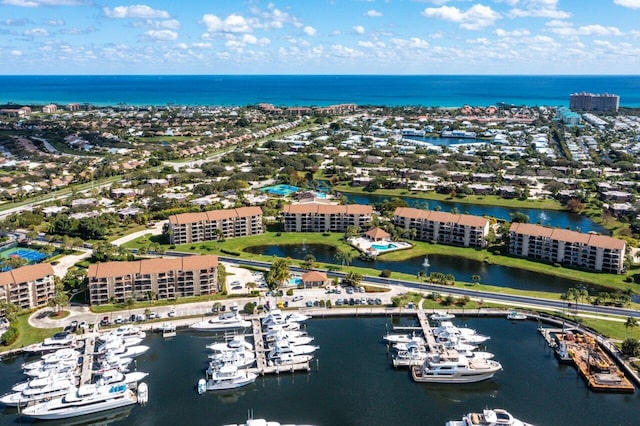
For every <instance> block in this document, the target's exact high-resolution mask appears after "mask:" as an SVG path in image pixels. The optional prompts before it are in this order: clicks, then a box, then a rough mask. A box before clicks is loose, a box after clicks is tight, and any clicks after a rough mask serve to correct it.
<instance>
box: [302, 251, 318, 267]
mask: <svg viewBox="0 0 640 426" xmlns="http://www.w3.org/2000/svg"><path fill="white" fill-rule="evenodd" d="M316 263H317V262H316V257H315V256H314V255H312V254H311V253H309V254H307V255H306V256H305V257H304V263H303V264H302V267H303V268H304V269H306V270H310V269H313V268H315V267H316Z"/></svg>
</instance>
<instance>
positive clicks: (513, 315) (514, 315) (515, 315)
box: [507, 311, 527, 321]
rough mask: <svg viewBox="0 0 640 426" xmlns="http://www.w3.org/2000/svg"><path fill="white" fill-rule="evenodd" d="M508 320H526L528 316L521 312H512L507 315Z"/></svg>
mask: <svg viewBox="0 0 640 426" xmlns="http://www.w3.org/2000/svg"><path fill="white" fill-rule="evenodd" d="M507 319H508V320H511V321H518V320H526V319H527V316H526V315H525V314H523V313H521V312H517V311H512V312H509V313H508V314H507Z"/></svg>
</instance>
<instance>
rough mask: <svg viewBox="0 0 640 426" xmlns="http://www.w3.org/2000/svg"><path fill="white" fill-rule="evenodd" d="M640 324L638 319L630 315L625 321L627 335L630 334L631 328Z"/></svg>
mask: <svg viewBox="0 0 640 426" xmlns="http://www.w3.org/2000/svg"><path fill="white" fill-rule="evenodd" d="M637 326H638V320H637V319H635V318H634V317H629V318H627V320H626V321H625V323H624V328H625V330H627V335H628V334H629V329H631V330H633V329H634V328H636V327H637Z"/></svg>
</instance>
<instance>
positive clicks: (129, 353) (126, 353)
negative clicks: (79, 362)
mask: <svg viewBox="0 0 640 426" xmlns="http://www.w3.org/2000/svg"><path fill="white" fill-rule="evenodd" d="M148 350H149V346H145V345H136V346H124V345H120V346H118V347H116V348H113V349H110V350H107V351H105V352H104V353H105V354H111V355H117V356H119V357H121V358H135V357H138V356H140V355H142V354H143V353H145V352H146V351H148Z"/></svg>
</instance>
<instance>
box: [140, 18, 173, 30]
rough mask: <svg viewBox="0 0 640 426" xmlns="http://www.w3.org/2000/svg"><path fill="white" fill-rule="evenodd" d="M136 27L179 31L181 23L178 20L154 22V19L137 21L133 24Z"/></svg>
mask: <svg viewBox="0 0 640 426" xmlns="http://www.w3.org/2000/svg"><path fill="white" fill-rule="evenodd" d="M131 25H133V26H134V27H147V28H166V29H168V30H179V29H180V21H178V20H177V19H166V20H163V21H154V20H153V19H144V20H140V21H136V22H134V23H133V24H131Z"/></svg>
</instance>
